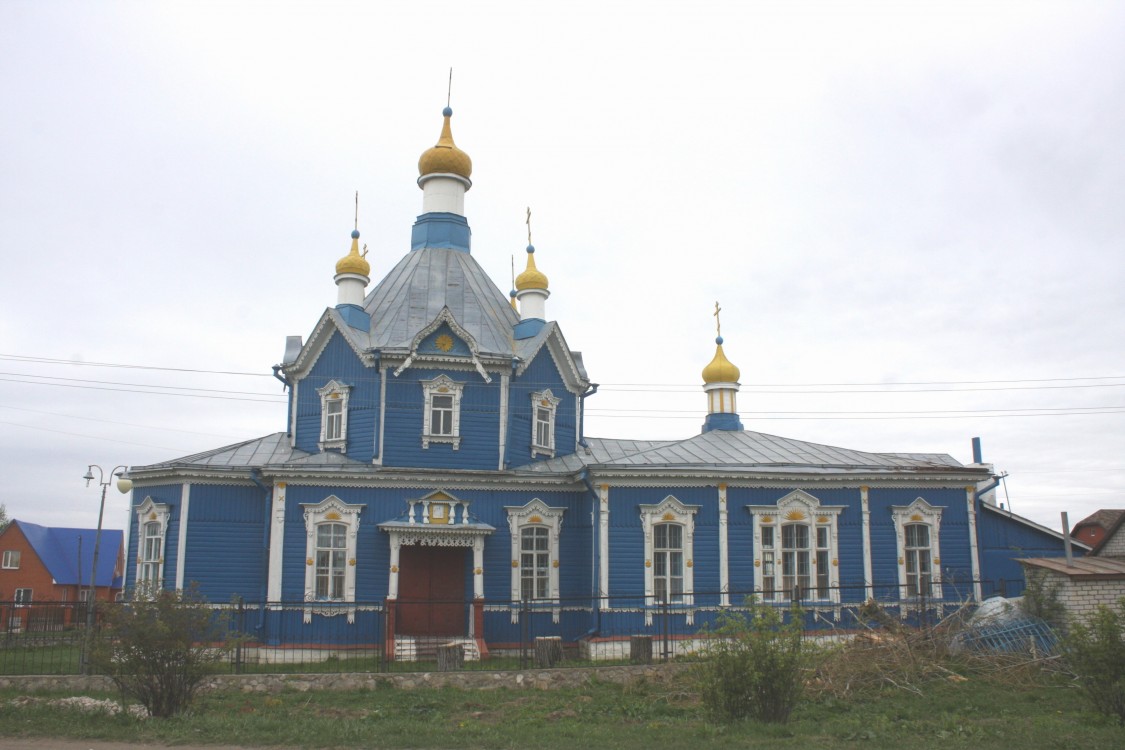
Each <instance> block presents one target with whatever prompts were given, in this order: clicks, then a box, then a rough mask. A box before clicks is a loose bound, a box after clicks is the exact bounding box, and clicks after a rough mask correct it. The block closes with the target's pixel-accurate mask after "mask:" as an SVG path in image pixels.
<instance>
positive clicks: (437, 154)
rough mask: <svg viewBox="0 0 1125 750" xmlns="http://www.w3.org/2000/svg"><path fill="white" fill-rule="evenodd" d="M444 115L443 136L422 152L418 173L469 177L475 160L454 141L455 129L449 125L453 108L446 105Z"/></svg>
mask: <svg viewBox="0 0 1125 750" xmlns="http://www.w3.org/2000/svg"><path fill="white" fill-rule="evenodd" d="M442 115H444V116H445V123H444V124H443V125H442V126H441V137H440V138H438V142H437V144H436V145H435V146H434V147H433V148H428V149H426V150H425V151H423V152H422V156H421V158H419V159H418V174H419V175H420V176H422V177H425V176H426V175H428V174H455V175H460V176H461V177H464V178H465V179H468V178H469V176H470V175H472V173H473V160H472V159H470V158H469V155H468V154H466V153H465V152H464V151H462V150H461V149H459V148H457V146H456V145H454V143H453V131H452V130H451V129H450V127H449V118H451V117H452V116H453V110H452V109H450V108H449V107H446V108H445V109H444V110H443V111H442Z"/></svg>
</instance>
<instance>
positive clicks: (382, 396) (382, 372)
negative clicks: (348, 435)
mask: <svg viewBox="0 0 1125 750" xmlns="http://www.w3.org/2000/svg"><path fill="white" fill-rule="evenodd" d="M390 371H391V368H389V367H381V368H379V453H378V455H376V456H375V458H374V459H372V460H371V463H373V464H375V465H376V466H382V465H383V453H384V450H385V449H384V446H385V443H384V442H383V434H384V432H385V431H384V429H383V428H384V427H385V426H386V424H387V374H388V373H389V372H390Z"/></svg>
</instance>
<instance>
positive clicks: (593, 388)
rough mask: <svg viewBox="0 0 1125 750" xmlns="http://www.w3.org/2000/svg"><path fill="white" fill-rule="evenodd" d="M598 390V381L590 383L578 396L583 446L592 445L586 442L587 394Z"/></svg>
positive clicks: (591, 394)
mask: <svg viewBox="0 0 1125 750" xmlns="http://www.w3.org/2000/svg"><path fill="white" fill-rule="evenodd" d="M597 392H598V384H597V383H590V388H589V389H588V390H587V391H586V392H585V393H583V394H582V395H580V396H579V397H578V398H579V399H581V403H582V417H581V418H580V419H579V420H578V444H579V445H581V446H582V447H583V448H589V447H590V444H589V443H587V442H586V397H587V396H593V395H594V394H595V393H597ZM583 476H585V471H583ZM583 481H585V482H586V484H587V486H589V485H590V483H589V482H588V481H586V480H585V479H583ZM590 491H591V492H593V489H592V488H591V490H590ZM594 497H597V493H596V492H595V493H594Z"/></svg>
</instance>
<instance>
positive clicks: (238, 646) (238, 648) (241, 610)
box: [227, 596, 246, 674]
mask: <svg viewBox="0 0 1125 750" xmlns="http://www.w3.org/2000/svg"><path fill="white" fill-rule="evenodd" d="M236 611H237V612H238V630H237V631H236V632H235V634H234V637H235V642H234V673H235V674H242V634H243V633H244V632H246V602H245V600H243V598H242V597H241V596H240V597H238V609H237V610H236ZM227 637H230V632H229V631H228V632H227Z"/></svg>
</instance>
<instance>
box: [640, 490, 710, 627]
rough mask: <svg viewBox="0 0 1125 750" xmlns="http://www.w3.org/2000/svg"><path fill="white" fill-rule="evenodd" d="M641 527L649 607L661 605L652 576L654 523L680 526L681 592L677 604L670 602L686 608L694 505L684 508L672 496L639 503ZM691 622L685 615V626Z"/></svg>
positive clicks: (691, 582) (691, 587) (690, 589)
mask: <svg viewBox="0 0 1125 750" xmlns="http://www.w3.org/2000/svg"><path fill="white" fill-rule="evenodd" d="M640 508H641V528H642V530H643V531H644V541H645V602H646V603H647V604H648V605H649V607H651V606H653V605H658V604H661V602H658V601H657V600H656V583H655V580H656V577H655V575H654V570H653V551H654V546H653V545H654V539H653V536H654V531H653V530H654V529H655V528H656V526H657V524H661V523H673V524H678V525H680V526H682V527H683V530H684V533H683V556H684V593H683V596H682V598H681V599H680V601H678V602H673V603H674V604H675V605H677V606H687V607H690V606H692V605H693V604H694V597H693V594H694V592H695V562H694V555H695V551H694V550H695V514H696V512H697V511H698V510H699V506H698V505H684V504H683V503H681V502H680V501H679V500H678V499H676V498H675V497H674V496H672V495H668V496H667V497H666V498H664V499H663V500H661V501H660V502H659V503H656V504H655V505H646V504H642V505H641V506H640ZM645 611H646V620H649V619H650V618H651V617H652V614H651V609H650V608H646V610H645ZM691 623H692V614H691V612H690V610H689V612H688V624H689V625H690V624H691Z"/></svg>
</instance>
